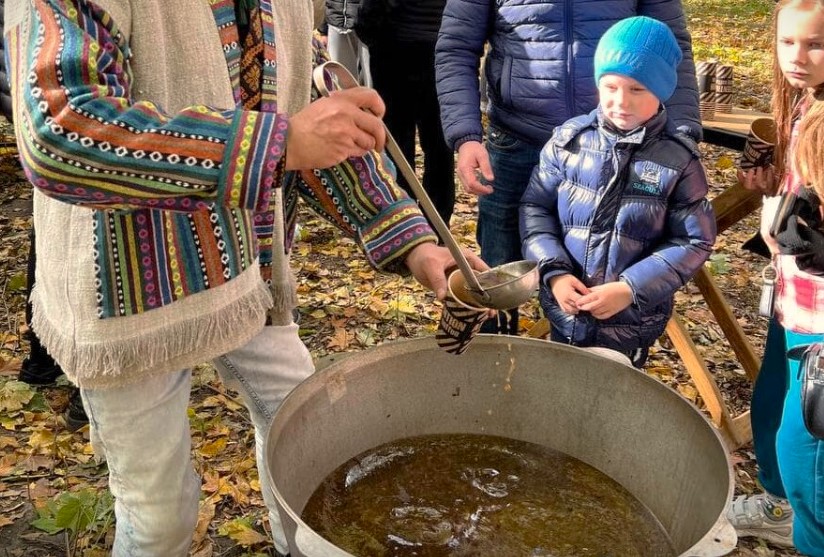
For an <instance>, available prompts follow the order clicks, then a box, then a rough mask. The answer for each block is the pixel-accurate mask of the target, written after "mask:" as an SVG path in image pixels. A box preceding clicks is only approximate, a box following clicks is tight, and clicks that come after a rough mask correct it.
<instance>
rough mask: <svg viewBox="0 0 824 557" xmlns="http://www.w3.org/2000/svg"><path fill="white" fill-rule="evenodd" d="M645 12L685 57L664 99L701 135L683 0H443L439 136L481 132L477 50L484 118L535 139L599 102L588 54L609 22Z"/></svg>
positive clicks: (457, 141)
mask: <svg viewBox="0 0 824 557" xmlns="http://www.w3.org/2000/svg"><path fill="white" fill-rule="evenodd" d="M634 15H646V16H649V17H653V18H655V19H659V20H661V21H663V22H665V23H667V24H668V25H669V26H670V27H671V28H672V30H673V32H674V33H675V36H676V38H677V39H678V42H679V44H680V45H681V48H682V50H683V51H684V61H683V62H681V65H680V66H679V68H678V89H677V90H676V92H675V95H673V97H672V98H671V99H670V100H669V101H667V103H666V104H667V108H668V109H669V111H670V115H671V117H672V118H673V120H674V121H675V123H676V126H678V127H679V128H682V129H684V130H685V131H687V132H688V133H689V134H690V135H691V136H692V137H693V138H694V139H696V140H700V138H701V124H700V118H699V115H698V91H697V85H696V81H695V66H694V64H693V60H692V47H691V43H690V36H689V33H688V32H687V27H686V18H685V16H684V10H683V8H682V6H681V0H448V1H447V3H446V8H445V10H444V15H443V22H442V24H441V30H440V34H439V36H438V44H437V50H436V54H435V67H436V74H437V87H438V99H439V101H440V104H441V121H442V123H443V130H444V136H445V138H446V141H447V144H448V145H449V146H450V147H452V148H454V149H457V148H458V147H460V146H461V144H463V143H465V142H466V141H471V140H475V141H481V140H482V139H483V129H482V127H481V113H480V108H479V104H480V93H479V91H478V87H479V81H478V71H479V68H478V66H479V60H480V58H481V55H482V54H483V51H484V45H485V43H486V42H487V41H488V42H489V47H490V51H489V53H488V55H487V61H486V76H487V84H488V85H487V91H488V94H489V100H490V103H489V120H490V122H491V123H492V124H494V125H495V126H496V127H499V128H501V129H503V130H505V131H507V132H509V133H511V134H513V135H515V136H516V137H518V138H520V139H523V140H526V141H528V142H530V143H533V144H537V145H543V144H544V143H546V141H547V140H548V139H549V137H550V135H551V134H552V129H553V128H554V127H555V126H557V125H560V124H562V123H563V122H566V121H567V120H569V119H570V118H572V117H573V116H578V115H581V114H586V113H587V112H589V111H590V110H592V109H594V108H595V106H596V105H597V104H598V99H597V89H596V85H595V80H594V77H593V67H592V59H593V56H594V55H595V47H596V46H597V45H598V39H599V38H600V37H601V35H602V34H603V33H604V31H606V30H607V29H608V28H609V27H610V26H611V25H612V24H613V23H615V22H617V21H618V20H621V19H624V18H626V17H630V16H634Z"/></svg>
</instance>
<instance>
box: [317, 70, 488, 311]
mask: <svg viewBox="0 0 824 557" xmlns="http://www.w3.org/2000/svg"><path fill="white" fill-rule="evenodd" d="M327 71H328V72H329V73H331V74H333V75H334V76H335V77H336V78H338V82H339V84H340V85H341V87H343V88H344V89H349V88H351V87H357V86H358V85H359V84H358V81H357V80H356V79H355V77H354V76H353V75H352V74H351V73H350V72H349V70H348V69H346V67H345V66H343V65H342V64H340V63H338V62H334V61H330V62H324V63H323V64H321V65H320V66H318V67H317V68H315V71H314V72H313V74H312V77H313V80H314V82H315V86H316V87H317V88H318V90H319V91H320V93H321V94H322V95H323V96H324V97H326V96H329V89H328V87H327V86H326V72H327ZM383 127H384V129H385V130H386V150H387V151H389V154H390V155H392V160H393V161H395V165H396V166H397V167H398V169H399V170H400V172H401V174H402V175H403V177H404V178H406V181H407V183H408V184H409V187H411V188H412V192H413V193H414V194H415V197H417V198H418V203H420V204H421V209H423V212H424V214H426V216H427V217H429V221H430V222H431V223H432V226H434V227H435V231H436V232H437V233H438V235H439V236H440V237H441V240H443V243H444V244H445V245H446V247H447V249H449V253H451V254H452V257H453V258H454V259H455V262H456V263H457V264H458V268H459V269H460V270H461V273H463V275H464V277H465V278H466V282H467V284H468V285H469V288H470V289H471V290H472V291H473V292H474V293H475V294H476V295H478V296H479V297H480V298H481V300H483V301H486V300H488V298H489V294H488V293H487V292H486V291H485V290H484V289H483V287H481V283H479V282H478V277H477V276H476V275H475V273H474V272H473V271H472V267H470V266H469V262H468V261H467V260H466V257H465V256H464V254H463V252H462V251H461V247H460V246H459V245H458V242H457V241H456V240H455V237H454V236H453V235H452V232H450V231H449V227H448V226H446V223H445V222H444V221H443V219H442V218H441V215H440V214H439V213H438V210H437V209H435V205H433V204H432V200H431V199H430V198H429V195H428V194H427V193H426V190H425V189H423V186H422V185H421V183H420V181H419V180H418V177H417V175H416V174H415V170H414V169H413V168H412V166H411V165H410V164H409V161H407V160H406V157H405V156H404V155H403V153H402V152H401V149H400V147H398V144H397V142H396V141H395V138H394V137H392V134H391V133H390V132H389V128H387V127H386V124H385V123H384V125H383Z"/></svg>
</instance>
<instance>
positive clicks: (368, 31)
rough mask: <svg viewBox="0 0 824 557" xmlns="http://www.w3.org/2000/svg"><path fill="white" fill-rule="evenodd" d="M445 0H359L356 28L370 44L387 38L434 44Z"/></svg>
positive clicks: (388, 40)
mask: <svg viewBox="0 0 824 557" xmlns="http://www.w3.org/2000/svg"><path fill="white" fill-rule="evenodd" d="M445 5H446V0H362V2H361V7H360V10H359V11H358V14H357V22H356V24H355V31H357V33H358V38H360V39H361V40H362V41H363V42H364V43H365V44H366V45H367V46H369V47H379V46H380V45H381V44H382V43H386V42H399V43H424V44H428V45H434V44H435V42H436V41H437V39H438V31H439V30H440V28H441V19H442V17H443V10H444V6H445Z"/></svg>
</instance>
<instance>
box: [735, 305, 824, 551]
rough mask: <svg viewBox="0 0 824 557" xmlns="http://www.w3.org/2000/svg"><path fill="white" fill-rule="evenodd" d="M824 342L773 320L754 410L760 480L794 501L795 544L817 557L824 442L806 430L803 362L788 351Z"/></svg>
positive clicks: (823, 528) (822, 524) (823, 505)
mask: <svg viewBox="0 0 824 557" xmlns="http://www.w3.org/2000/svg"><path fill="white" fill-rule="evenodd" d="M822 340H824V334H813V335H808V334H800V333H794V332H792V331H787V330H785V329H784V328H783V327H782V326H781V325H780V324H779V323H778V322H777V321H776V320H775V319H773V320H772V321H771V322H770V327H769V331H768V333H767V343H766V347H765V349H764V360H763V361H762V363H761V371H760V373H759V375H758V379H757V380H756V382H755V386H754V388H753V396H752V408H751V411H750V412H751V413H750V419H751V421H752V431H753V447H754V449H755V456H756V458H757V459H758V467H759V474H758V479H759V481H760V482H761V485H762V486H763V487H764V489H765V490H766V491H768V492H769V493H772V494H773V495H778V496H781V497H786V498H787V499H788V500H789V501H790V504H791V505H792V507H793V512H794V518H793V542H794V543H795V546H796V548H797V549H798V550H799V551H800V552H802V553H804V554H805V555H811V556H813V557H824V442H822V441H819V440H818V439H815V438H814V437H812V436H811V435H810V434H809V433H808V432H807V428H806V427H805V426H804V418H803V416H802V412H801V380H800V378H799V377H798V367H799V362H798V361H796V360H790V359H788V358H787V350H789V349H790V348H792V347H794V346H798V345H801V344H809V343H811V342H817V341H822Z"/></svg>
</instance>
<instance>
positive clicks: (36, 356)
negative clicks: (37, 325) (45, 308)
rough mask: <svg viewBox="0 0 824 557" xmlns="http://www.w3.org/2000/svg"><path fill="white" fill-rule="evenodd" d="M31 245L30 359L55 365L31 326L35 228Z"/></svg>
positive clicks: (28, 280) (28, 271) (28, 269)
mask: <svg viewBox="0 0 824 557" xmlns="http://www.w3.org/2000/svg"><path fill="white" fill-rule="evenodd" d="M30 236H31V245H30V246H29V261H28V265H27V267H26V325H27V326H28V327H29V332H28V339H29V346H30V347H31V351H30V353H29V360H30V361H31V362H32V363H35V364H39V365H42V366H52V365H54V360H52V357H51V356H49V353H48V352H46V349H45V348H44V347H43V345H42V344H40V339H39V338H38V337H37V335H36V334H34V330H33V329H32V328H31V314H32V307H31V289H32V287H33V286H34V267H35V262H36V260H37V254H36V253H35V251H34V228H32V230H31V234H30Z"/></svg>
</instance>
